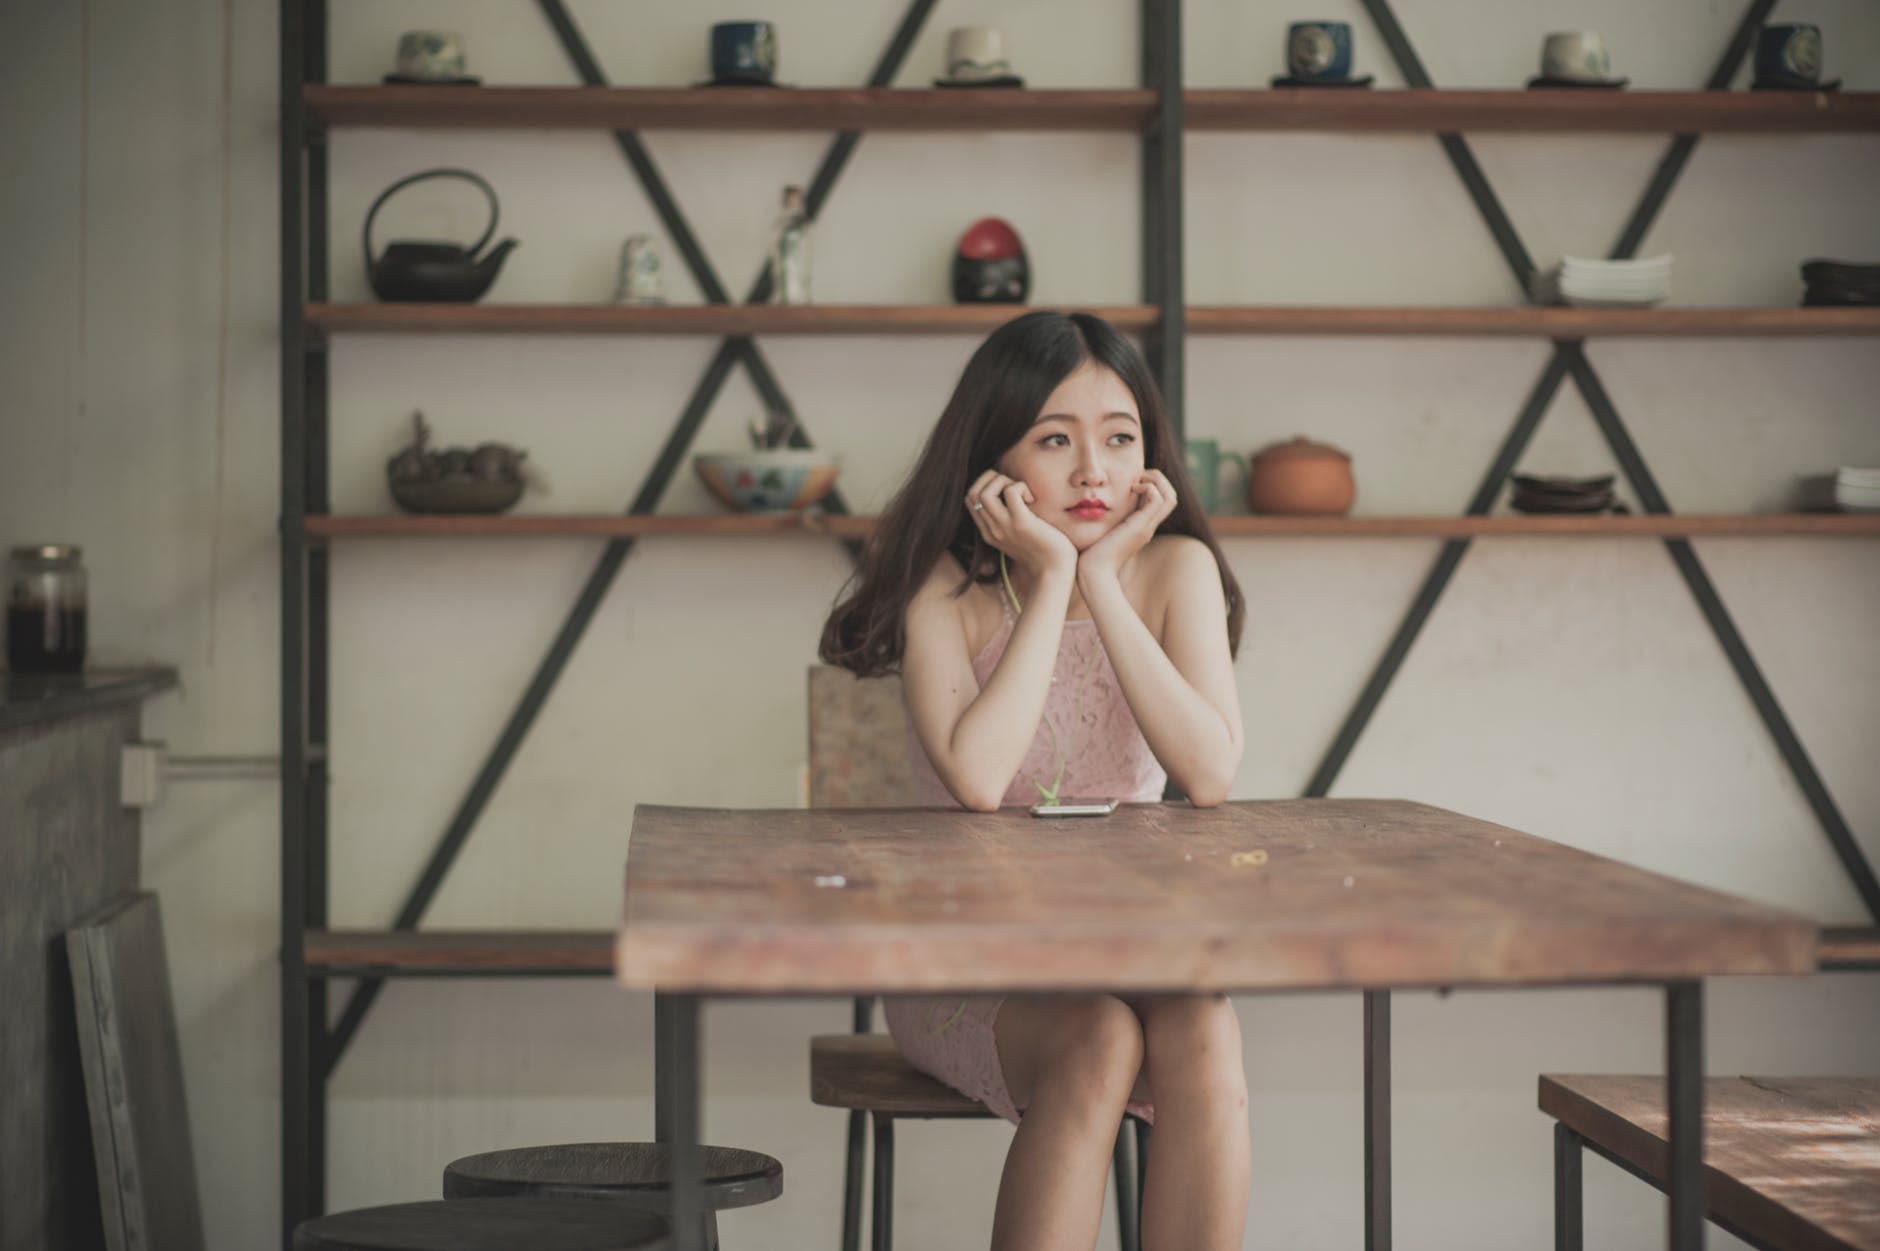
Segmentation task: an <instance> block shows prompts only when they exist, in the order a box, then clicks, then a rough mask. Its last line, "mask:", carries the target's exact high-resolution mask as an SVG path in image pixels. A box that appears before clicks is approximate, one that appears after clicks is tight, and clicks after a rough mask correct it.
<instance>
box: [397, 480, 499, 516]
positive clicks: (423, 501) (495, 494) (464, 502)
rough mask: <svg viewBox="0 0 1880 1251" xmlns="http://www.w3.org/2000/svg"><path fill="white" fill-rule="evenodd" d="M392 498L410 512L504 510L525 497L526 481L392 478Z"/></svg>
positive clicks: (481, 511) (485, 511) (489, 511)
mask: <svg viewBox="0 0 1880 1251" xmlns="http://www.w3.org/2000/svg"><path fill="white" fill-rule="evenodd" d="M391 488H392V500H393V502H395V503H396V504H397V505H398V506H399V507H400V508H402V509H404V510H405V511H406V512H408V513H500V512H504V511H506V510H507V509H510V508H513V507H514V506H515V503H516V501H517V500H519V499H521V498H522V483H521V482H520V481H517V482H477V481H474V480H472V479H468V478H442V479H439V480H437V481H434V482H400V481H398V480H397V479H396V478H394V479H393V480H392V482H391Z"/></svg>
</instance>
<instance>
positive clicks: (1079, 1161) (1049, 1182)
mask: <svg viewBox="0 0 1880 1251" xmlns="http://www.w3.org/2000/svg"><path fill="white" fill-rule="evenodd" d="M996 1037H997V1039H998V1045H999V1063H1000V1065H1001V1067H1003V1069H1004V1070H1005V1082H1006V1086H1007V1088H1008V1089H1009V1090H1010V1091H1011V1094H1012V1102H1013V1103H1014V1104H1016V1105H1017V1106H1019V1107H1020V1108H1023V1109H1024V1111H1025V1115H1024V1118H1023V1119H1022V1120H1021V1121H1020V1123H1019V1127H1018V1134H1017V1135H1016V1136H1015V1137H1014V1138H1013V1139H1012V1149H1011V1152H1010V1153H1009V1154H1008V1155H1007V1156H1006V1157H1005V1174H1004V1176H1003V1177H1002V1178H1001V1179H1000V1182H999V1203H998V1208H997V1209H996V1211H995V1213H994V1215H993V1220H992V1248H993V1251H1090V1248H1092V1247H1094V1246H1095V1245H1096V1242H1097V1229H1098V1227H1099V1226H1100V1225H1101V1224H1102V1221H1103V1188H1104V1186H1105V1185H1106V1184H1107V1182H1108V1180H1109V1173H1110V1158H1111V1152H1112V1150H1113V1149H1114V1147H1115V1144H1116V1129H1117V1126H1118V1124H1119V1123H1121V1121H1122V1118H1123V1104H1124V1103H1125V1102H1127V1101H1128V1099H1129V1092H1130V1088H1131V1087H1132V1086H1133V1085H1134V1084H1135V1081H1136V1077H1137V1074H1138V1073H1139V1072H1140V1071H1141V1069H1142V1062H1143V1031H1142V1026H1141V1024H1140V1023H1139V1022H1138V1020H1137V1017H1136V1014H1135V1013H1134V1012H1132V1011H1130V1009H1129V1006H1128V1005H1127V1004H1125V1003H1124V1002H1123V1001H1122V1000H1120V999H1116V998H1112V997H1111V996H1108V995H1083V996H1076V997H1067V998H1012V999H1007V1000H1006V1001H1005V1003H1004V1004H1003V1005H1002V1006H1001V1007H1000V1009H999V1016H998V1021H997V1029H996ZM1157 1141H1158V1143H1159V1142H1160V1140H1159V1139H1158V1140H1157Z"/></svg>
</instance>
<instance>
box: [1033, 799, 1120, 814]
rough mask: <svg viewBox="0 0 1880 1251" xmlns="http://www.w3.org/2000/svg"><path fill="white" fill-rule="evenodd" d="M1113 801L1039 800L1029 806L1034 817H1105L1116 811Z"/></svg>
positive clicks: (1116, 801) (1115, 803)
mask: <svg viewBox="0 0 1880 1251" xmlns="http://www.w3.org/2000/svg"><path fill="white" fill-rule="evenodd" d="M1118 802H1119V801H1118V800H1114V799H1060V800H1058V801H1057V802H1056V803H1052V802H1051V801H1050V800H1046V799H1041V800H1039V801H1038V802H1037V803H1035V804H1033V805H1032V806H1031V815H1032V816H1034V817H1107V816H1109V815H1110V814H1111V813H1112V812H1115V811H1116V805H1117V803H1118Z"/></svg>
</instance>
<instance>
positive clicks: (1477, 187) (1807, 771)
mask: <svg viewBox="0 0 1880 1251" xmlns="http://www.w3.org/2000/svg"><path fill="white" fill-rule="evenodd" d="M1775 3H1776V0H1750V3H1749V6H1748V8H1747V9H1746V10H1745V12H1744V14H1743V17H1742V19H1741V20H1740V21H1739V22H1738V23H1737V26H1736V28H1735V30H1734V31H1733V32H1732V34H1731V37H1730V41H1729V43H1728V45H1727V46H1726V47H1725V49H1724V52H1723V55H1722V57H1721V58H1719V60H1718V62H1717V66H1716V68H1715V69H1714V70H1713V71H1712V72H1711V75H1710V78H1709V80H1708V81H1707V82H1706V83H1705V89H1706V90H1709V91H1722V90H1726V89H1728V87H1729V85H1730V83H1731V81H1732V79H1734V78H1735V76H1736V73H1737V71H1738V70H1739V69H1740V68H1741V66H1742V64H1743V60H1744V58H1745V57H1746V56H1747V55H1748V52H1749V49H1750V46H1751V44H1752V43H1753V42H1754V40H1755V35H1756V31H1757V29H1758V28H1759V27H1760V26H1761V25H1762V23H1763V21H1764V20H1765V19H1766V18H1767V17H1768V15H1769V12H1770V10H1771V9H1773V8H1774V7H1775ZM1363 4H1364V7H1365V10H1366V11H1367V12H1368V13H1369V14H1370V15H1371V20H1372V22H1373V24H1375V25H1376V27H1377V30H1378V34H1379V35H1380V36H1381V37H1382V38H1383V40H1384V44H1385V46H1386V47H1387V48H1388V49H1389V50H1390V54H1391V59H1392V60H1393V61H1395V62H1396V64H1397V68H1398V70H1399V71H1400V72H1401V73H1402V74H1403V76H1404V81H1405V82H1406V83H1408V84H1409V85H1410V86H1411V87H1421V88H1427V87H1431V86H1434V84H1433V83H1432V82H1431V81H1430V76H1429V73H1428V71H1427V70H1425V69H1424V68H1423V63H1422V61H1421V60H1420V59H1419V58H1418V56H1417V54H1416V49H1415V48H1413V47H1412V46H1411V44H1410V40H1409V38H1408V36H1406V35H1405V34H1404V31H1403V27H1402V26H1401V25H1400V24H1399V23H1398V21H1397V17H1396V14H1395V13H1394V12H1392V10H1391V7H1390V3H1389V0H1363ZM1437 139H1438V141H1439V142H1440V143H1441V144H1442V148H1443V151H1444V153H1445V154H1446V155H1447V156H1448V157H1449V161H1450V164H1451V165H1453V166H1454V167H1455V170H1456V175H1457V177H1458V178H1460V179H1461V180H1462V183H1463V186H1464V187H1465V188H1466V189H1467V190H1468V193H1469V198H1470V200H1472V201H1473V202H1474V204H1475V207H1476V211H1477V212H1478V213H1480V215H1481V217H1482V221H1483V224H1484V225H1486V226H1487V228H1488V231H1489V233H1490V235H1492V236H1493V238H1494V240H1495V243H1496V246H1497V247H1498V248H1499V249H1500V251H1501V254H1502V257H1503V259H1504V260H1505V261H1507V263H1508V268H1509V270H1510V271H1511V272H1512V274H1513V276H1514V279H1515V282H1516V284H1517V285H1518V286H1519V287H1520V289H1521V292H1522V294H1523V296H1524V297H1525V295H1526V292H1527V290H1528V284H1529V280H1530V279H1531V278H1532V277H1533V275H1534V262H1533V259H1532V258H1531V257H1530V256H1529V255H1528V251H1527V248H1526V246H1525V245H1524V244H1523V243H1522V242H1521V237H1520V235H1519V233H1518V232H1516V230H1515V228H1514V223H1513V222H1512V221H1511V220H1510V219H1509V217H1508V214H1507V212H1506V210H1504V209H1503V208H1502V206H1501V202H1500V200H1498V199H1497V198H1496V196H1495V191H1494V188H1493V187H1492V186H1490V185H1489V182H1488V179H1487V177H1486V176H1485V175H1484V174H1483V173H1482V168H1481V166H1480V165H1479V164H1477V162H1476V160H1475V155H1474V153H1473V152H1472V151H1471V150H1470V148H1469V145H1468V142H1467V140H1465V139H1464V138H1463V137H1462V136H1461V135H1458V134H1443V135H1438V136H1437ZM1697 139H1698V136H1696V135H1678V136H1676V137H1675V138H1674V139H1673V140H1672V142H1671V146H1670V147H1669V148H1668V149H1667V150H1666V152H1665V155H1664V157H1663V158H1662V159H1661V160H1660V161H1659V164H1658V168H1657V170H1656V171H1655V172H1654V173H1653V175H1652V180H1651V182H1650V183H1649V184H1648V185H1647V186H1646V188H1645V192H1644V194H1643V195H1642V196H1641V197H1640V198H1639V202H1638V204H1637V205H1636V206H1635V207H1634V208H1633V210H1632V214H1631V216H1630V217H1629V218H1628V219H1627V221H1626V225H1625V228H1624V229H1623V230H1622V231H1620V234H1619V239H1618V241H1617V242H1616V243H1615V244H1614V245H1613V248H1612V252H1611V255H1612V257H1613V258H1614V259H1623V258H1626V257H1630V256H1631V255H1633V254H1634V253H1635V252H1636V251H1637V250H1638V246H1639V244H1640V242H1641V241H1643V239H1644V237H1645V234H1646V232H1647V231H1648V230H1650V229H1651V225H1652V223H1653V222H1654V221H1655V220H1656V219H1657V216H1658V213H1659V211H1660V210H1661V209H1662V208H1663V207H1664V203H1665V200H1666V198H1667V197H1669V195H1670V194H1671V189H1672V187H1673V186H1674V185H1675V184H1676V182H1677V179H1678V176H1679V175H1680V174H1681V173H1682V172H1683V170H1684V166H1685V164H1686V162H1688V161H1689V160H1690V156H1691V152H1692V150H1693V149H1695V148H1696V146H1697ZM1566 377H1571V378H1572V379H1573V383H1574V386H1575V387H1576V388H1577V389H1578V390H1579V392H1580V394H1581V396H1582V398H1584V399H1585V401H1586V405H1587V407H1588V408H1589V409H1590V410H1592V413H1593V418H1594V420H1595V421H1596V422H1597V423H1598V425H1599V429H1600V433H1601V434H1602V435H1603V436H1604V437H1605V439H1606V442H1607V445H1608V446H1609V447H1610V448H1611V449H1612V453H1613V456H1614V457H1615V458H1616V459H1617V460H1618V462H1619V467H1620V469H1621V471H1622V472H1623V473H1624V474H1625V477H1626V480H1627V481H1628V482H1629V483H1630V484H1631V486H1632V489H1633V491H1634V492H1635V493H1636V494H1637V495H1638V498H1639V503H1640V504H1641V505H1643V507H1644V508H1645V510H1646V511H1647V512H1650V513H1657V514H1663V515H1669V514H1670V513H1671V511H1672V510H1671V505H1670V503H1669V502H1668V501H1667V500H1666V499H1665V496H1664V492H1663V491H1661V490H1660V489H1659V487H1658V483H1657V481H1656V480H1655V479H1654V478H1653V477H1652V475H1651V471H1650V469H1649V468H1648V467H1647V466H1646V464H1645V460H1644V457H1643V456H1641V455H1640V454H1639V451H1638V447H1637V445H1636V444H1635V443H1633V441H1632V438H1631V435H1630V434H1629V433H1628V432H1627V431H1626V428H1625V423H1624V422H1623V421H1622V420H1621V419H1620V417H1619V413H1618V410H1617V409H1616V408H1615V407H1614V406H1613V403H1612V399H1611V397H1610V396H1609V395H1607V393H1606V389H1605V386H1604V385H1603V384H1602V383H1601V382H1600V380H1599V376H1598V374H1596V373H1595V372H1594V370H1593V367H1592V364H1591V363H1590V362H1589V361H1588V360H1587V358H1586V351H1585V346H1584V344H1583V342H1582V341H1581V340H1578V339H1555V340H1554V341H1553V353H1552V355H1551V357H1550V359H1549V360H1548V363H1547V365H1546V367H1545V368H1544V369H1543V371H1542V374H1541V378H1540V380H1539V382H1538V383H1537V384H1536V386H1535V388H1534V391H1533V392H1532V393H1531V394H1530V395H1529V397H1528V401H1527V403H1526V405H1525V406H1524V407H1523V409H1522V412H1521V415H1520V416H1519V417H1518V418H1517V419H1516V421H1515V424H1514V427H1513V429H1512V430H1511V431H1510V432H1509V435H1508V438H1507V439H1506V440H1505V441H1504V442H1503V444H1502V447H1501V450H1500V451H1499V452H1498V453H1497V455H1496V457H1495V459H1494V461H1493V463H1492V464H1491V466H1490V468H1489V471H1488V473H1487V474H1486V475H1485V476H1484V478H1483V480H1482V484H1481V486H1480V487H1479V488H1477V490H1476V493H1475V496H1474V497H1473V498H1472V499H1471V500H1470V501H1469V506H1468V509H1467V511H1466V512H1465V514H1464V515H1465V516H1471V517H1473V516H1481V515H1485V514H1486V513H1487V512H1488V510H1489V509H1490V508H1491V507H1493V505H1494V502H1495V499H1496V497H1497V495H1498V494H1499V493H1500V491H1501V487H1502V484H1503V483H1504V482H1506V481H1507V479H1508V476H1509V475H1510V474H1511V473H1512V472H1513V471H1514V466H1515V462H1516V461H1517V460H1519V458H1520V455H1521V452H1522V451H1523V450H1524V449H1525V448H1526V446H1527V442H1528V439H1529V438H1530V437H1531V436H1532V434H1533V432H1534V429H1535V428H1536V427H1537V426H1538V425H1539V424H1540V420H1541V417H1542V415H1543V414H1544V413H1545V412H1546V409H1547V405H1548V404H1549V403H1550V402H1551V401H1552V399H1553V397H1554V394H1555V393H1556V392H1557V391H1558V390H1559V387H1560V384H1561V382H1562V381H1563V379H1564V378H1566ZM1470 542H1471V540H1469V539H1450V540H1447V541H1446V542H1444V544H1443V548H1442V551H1441V552H1440V553H1439V554H1438V556H1437V558H1436V561H1435V563H1434V564H1433V565H1432V566H1431V569H1430V572H1429V573H1428V574H1427V575H1426V576H1425V578H1424V581H1423V585H1422V587H1421V588H1420V589H1419V590H1418V592H1417V595H1416V597H1415V598H1414V599H1413V600H1412V602H1411V606H1410V608H1409V610H1408V611H1407V612H1406V613H1405V615H1404V618H1403V620H1402V622H1400V623H1399V625H1398V628H1397V632H1396V634H1395V635H1394V636H1393V637H1392V638H1391V641H1390V643H1389V644H1388V645H1387V646H1386V648H1385V650H1384V655H1383V657H1382V658H1381V659H1380V660H1379V661H1378V664H1377V666H1376V668H1375V669H1373V671H1372V673H1371V676H1370V678H1369V679H1368V680H1367V681H1366V683H1365V685H1364V688H1363V689H1362V690H1361V691H1360V693H1359V695H1358V698H1357V701H1356V702H1355V703H1354V704H1353V706H1352V708H1351V711H1350V712H1349V713H1348V714H1347V715H1346V718H1345V720H1344V722H1343V724H1342V725H1341V726H1340V727H1339V730H1338V733H1337V734H1336V735H1335V736H1334V737H1333V740H1332V745H1331V747H1330V748H1329V749H1328V750H1327V751H1326V754H1325V756H1324V757H1323V758H1322V759H1321V760H1320V762H1319V766H1318V768H1317V769H1316V770H1315V771H1314V773H1313V775H1312V778H1311V780H1310V781H1309V782H1308V783H1307V784H1306V790H1305V794H1306V796H1307V797H1318V796H1324V795H1327V794H1329V793H1330V792H1331V788H1332V784H1333V783H1334V782H1335V781H1336V780H1337V777H1338V774H1339V771H1340V770H1341V769H1343V767H1344V764H1345V761H1346V760H1347V759H1348V758H1349V757H1350V755H1351V751H1352V749H1353V748H1354V747H1355V746H1356V745H1357V741H1358V738H1359V736H1360V735H1362V734H1363V733H1364V729H1365V727H1366V726H1367V725H1368V724H1369V723H1370V720H1371V717H1372V715H1373V714H1374V713H1375V712H1376V711H1377V707H1378V705H1379V704H1380V703H1381V702H1382V701H1383V697H1384V692H1385V691H1386V690H1387V689H1388V688H1389V686H1390V684H1391V682H1392V680H1393V679H1395V677H1396V676H1397V672H1398V670H1399V669H1400V668H1401V667H1402V665H1403V662H1404V659H1405V658H1406V657H1407V656H1408V655H1409V654H1410V648H1411V646H1412V645H1413V644H1414V643H1415V642H1416V639H1417V636H1418V635H1419V634H1420V633H1421V632H1422V629H1423V626H1424V624H1425V623H1426V622H1427V621H1428V620H1429V616H1430V613H1431V612H1432V611H1433V610H1434V609H1435V606H1436V601H1437V600H1438V599H1439V598H1440V597H1441V595H1442V593H1443V591H1444V589H1445V588H1447V586H1448V584H1449V580H1450V578H1451V577H1452V576H1453V575H1454V573H1455V571H1456V568H1457V567H1458V566H1459V565H1460V564H1461V563H1462V557H1463V555H1464V554H1465V553H1466V552H1467V551H1468V549H1469V544H1470ZM1664 543H1665V549H1666V551H1667V552H1669V553H1670V555H1671V559H1672V561H1673V563H1674V564H1675V565H1676V566H1677V569H1678V573H1679V574H1680V575H1681V576H1682V577H1683V579H1684V581H1685V584H1686V585H1687V586H1688V587H1689V588H1690V591H1691V595H1692V597H1693V598H1695V599H1696V600H1697V605H1698V608H1699V609H1700V610H1701V611H1702V612H1703V614H1704V620H1705V621H1706V622H1707V623H1709V625H1710V629H1711V632H1712V633H1713V634H1715V635H1716V637H1717V642H1718V645H1719V646H1721V647H1722V648H1723V652H1724V655H1725V657H1726V658H1727V659H1728V660H1729V662H1730V666H1731V668H1732V669H1733V670H1735V672H1736V675H1737V680H1738V681H1739V682H1741V683H1742V685H1743V689H1744V691H1745V692H1746V693H1747V694H1748V695H1749V697H1750V700H1751V702H1752V703H1754V704H1755V706H1756V711H1757V714H1758V715H1759V716H1760V717H1761V718H1762V721H1763V724H1764V726H1765V727H1766V728H1767V729H1768V731H1769V734H1770V737H1771V738H1773V739H1774V740H1775V743H1776V747H1777V749H1778V750H1779V751H1780V752H1781V754H1782V759H1783V761H1784V762H1785V763H1786V764H1787V765H1788V768H1789V772H1790V773H1791V774H1792V775H1793V776H1794V778H1795V782H1796V785H1797V786H1799V787H1800V788H1801V790H1802V794H1803V795H1804V796H1805V797H1806V798H1807V800H1808V803H1809V807H1810V808H1811V809H1813V811H1814V814H1815V818H1816V820H1817V821H1818V822H1819V823H1820V825H1821V828H1822V832H1823V833H1824V834H1825V835H1826V836H1827V838H1828V842H1829V845H1830V846H1831V847H1832V849H1833V851H1834V854H1835V856H1836V857H1837V858H1838V859H1839V860H1840V862H1841V867H1842V868H1843V870H1845V871H1846V873H1847V875H1848V879H1849V880H1850V881H1851V882H1852V883H1853V886H1854V889H1855V890H1856V891H1857V892H1858V893H1859V894H1860V897H1861V901H1862V903H1863V904H1864V905H1865V906H1866V908H1867V911H1868V913H1869V915H1871V916H1872V917H1873V918H1874V919H1875V920H1876V921H1880V878H1876V877H1875V876H1874V871H1873V867H1872V866H1871V865H1870V864H1869V863H1868V861H1867V857H1866V855H1865V853H1863V852H1862V850H1861V848H1860V845H1859V844H1858V843H1857V842H1855V840H1854V836H1853V833H1852V831H1850V830H1849V829H1848V825H1847V821H1846V819H1845V818H1844V817H1843V816H1842V815H1841V812H1840V809H1839V808H1838V806H1837V805H1836V804H1835V802H1834V798H1833V796H1832V795H1830V794H1829V792H1828V788H1827V785H1826V783H1824V782H1823V781H1822V779H1821V775H1820V773H1819V771H1818V770H1816V768H1815V766H1814V762H1813V761H1812V760H1811V759H1810V758H1809V755H1808V751H1807V749H1806V748H1804V747H1803V746H1802V742H1801V739H1800V738H1799V737H1798V736H1797V735H1796V733H1795V730H1794V728H1793V727H1792V726H1791V725H1790V723H1789V720H1788V717H1787V716H1786V714H1784V712H1783V711H1782V706H1781V704H1780V702H1779V701H1778V700H1777V699H1776V696H1775V692H1774V691H1773V690H1772V689H1771V688H1770V686H1769V683H1768V680H1767V679H1766V678H1764V677H1763V674H1762V670H1761V669H1760V668H1759V667H1758V666H1757V664H1756V661H1755V658H1754V657H1753V656H1752V655H1751V654H1750V650H1749V646H1748V644H1747V643H1745V642H1744V641H1743V636H1742V634H1741V632H1740V631H1738V629H1737V628H1736V623H1735V622H1734V621H1733V620H1732V619H1731V617H1730V614H1729V611H1728V609H1726V608H1725V607H1724V604H1723V599H1722V597H1721V596H1719V595H1718V594H1717V590H1716V587H1715V585H1714V584H1713V583H1712V582H1711V580H1710V576H1709V575H1708V574H1707V573H1706V572H1705V570H1704V567H1703V564H1702V562H1700V561H1699V560H1698V558H1697V553H1696V551H1695V550H1694V549H1693V547H1692V545H1691V541H1690V540H1689V539H1682V538H1668V539H1666V540H1664Z"/></svg>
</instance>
